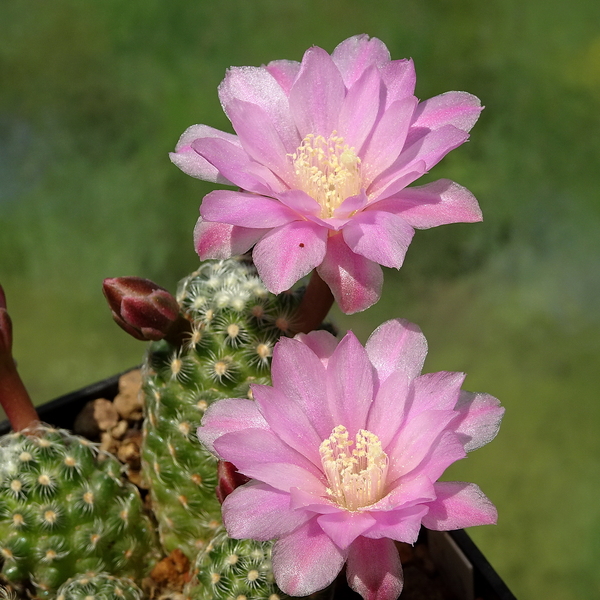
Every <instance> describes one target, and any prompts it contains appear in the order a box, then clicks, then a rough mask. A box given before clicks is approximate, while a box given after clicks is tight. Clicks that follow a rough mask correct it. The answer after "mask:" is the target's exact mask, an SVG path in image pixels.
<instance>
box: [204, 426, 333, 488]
mask: <svg viewBox="0 0 600 600" xmlns="http://www.w3.org/2000/svg"><path fill="white" fill-rule="evenodd" d="M213 447H214V449H215V450H216V452H217V454H218V456H220V457H221V458H223V459H224V460H228V461H229V462H231V463H233V464H234V465H235V466H236V468H237V470H238V471H239V472H240V473H242V474H243V475H246V477H250V478H252V479H258V480H259V481H262V482H264V483H267V484H269V485H270V486H272V487H274V488H275V489H278V490H283V491H289V489H290V488H291V487H300V488H304V489H307V490H309V491H310V490H312V491H314V492H316V493H319V492H321V493H322V491H323V489H324V486H323V483H322V482H321V479H322V477H323V473H322V472H321V470H320V469H317V468H316V467H315V466H314V464H313V463H312V462H311V461H310V460H308V459H307V458H306V457H305V456H303V455H302V454H300V453H299V452H297V451H296V450H293V449H292V448H290V447H289V446H288V445H287V444H285V443H284V442H282V441H281V439H280V438H279V437H278V436H277V435H276V434H275V433H273V432H272V431H271V430H268V431H267V430H265V429H244V430H240V431H234V432H232V433H225V434H224V435H222V436H220V437H219V438H217V439H216V440H215V441H214V442H213Z"/></svg>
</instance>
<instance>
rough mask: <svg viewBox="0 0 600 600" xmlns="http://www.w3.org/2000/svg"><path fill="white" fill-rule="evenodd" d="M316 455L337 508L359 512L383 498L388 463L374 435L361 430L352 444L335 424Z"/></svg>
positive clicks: (342, 430)
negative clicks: (319, 458) (319, 455)
mask: <svg viewBox="0 0 600 600" xmlns="http://www.w3.org/2000/svg"><path fill="white" fill-rule="evenodd" d="M352 446H354V448H352ZM319 453H320V454H321V464H322V465H323V469H324V471H325V475H326V476H327V481H328V483H329V488H328V489H327V493H328V494H329V495H330V496H331V498H332V499H333V500H334V501H335V502H337V503H338V504H339V505H340V506H343V507H344V508H346V509H348V510H359V509H360V508H363V507H365V506H370V505H371V504H374V503H375V502H377V501H378V500H380V499H381V498H383V496H384V495H385V493H386V491H385V484H386V479H387V470H388V462H389V461H388V456H387V454H386V453H385V452H384V451H383V450H382V449H381V442H380V441H379V438H378V437H377V436H376V435H375V434H374V433H371V432H370V431H367V430H366V429H360V430H359V431H358V433H357V434H356V440H355V441H352V440H350V439H349V435H348V430H347V429H346V428H345V427H344V426H343V425H338V426H337V427H335V428H334V429H333V431H332V432H331V435H330V436H329V437H328V438H327V439H326V440H324V441H323V442H322V443H321V445H320V446H319Z"/></svg>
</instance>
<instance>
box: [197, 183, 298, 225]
mask: <svg viewBox="0 0 600 600" xmlns="http://www.w3.org/2000/svg"><path fill="white" fill-rule="evenodd" d="M200 214H201V216H202V218H203V219H204V220H205V221H216V222H218V223H229V224H230V225H238V226H239V227H246V228H257V229H266V228H271V227H278V226H280V225H285V224H286V223H290V222H291V221H294V220H295V219H297V218H298V215H297V214H296V213H294V211H292V210H291V209H290V208H288V207H287V206H285V205H284V204H282V203H281V202H279V201H278V200H274V199H273V198H267V197H265V196H257V195H256V194H248V193H246V192H234V191H233V190H215V191H214V192H210V193H209V194H207V195H206V196H204V200H203V201H202V206H201V207H200Z"/></svg>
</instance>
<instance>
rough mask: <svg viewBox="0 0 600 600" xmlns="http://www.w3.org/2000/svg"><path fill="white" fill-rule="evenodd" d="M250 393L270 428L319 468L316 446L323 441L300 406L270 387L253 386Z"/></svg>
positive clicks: (319, 458) (319, 462)
mask: <svg viewBox="0 0 600 600" xmlns="http://www.w3.org/2000/svg"><path fill="white" fill-rule="evenodd" d="M252 394H253V396H254V400H255V401H256V403H257V404H258V406H259V408H260V412H261V413H262V415H263V416H264V418H265V419H266V421H267V423H269V425H270V426H271V429H272V430H273V431H275V432H276V433H277V435H278V436H279V437H280V438H281V439H282V440H283V441H284V442H285V443H286V444H287V445H288V446H290V447H291V448H293V449H294V450H297V451H298V452H299V453H300V454H302V455H304V456H306V457H307V458H308V459H310V460H311V461H312V462H313V463H314V464H315V465H316V466H317V467H318V468H319V469H320V468H321V455H320V454H319V445H320V444H321V442H322V441H323V438H322V437H321V436H320V435H319V434H318V433H317V431H316V430H315V428H314V427H313V425H312V423H311V422H310V419H309V418H308V415H307V414H306V413H305V412H304V411H303V410H302V407H301V406H300V405H299V404H298V403H297V402H295V401H294V400H293V399H290V398H288V397H287V396H286V395H285V394H282V393H281V392H280V391H279V390H277V389H275V388H272V387H270V386H266V385H256V384H254V385H253V386H252Z"/></svg>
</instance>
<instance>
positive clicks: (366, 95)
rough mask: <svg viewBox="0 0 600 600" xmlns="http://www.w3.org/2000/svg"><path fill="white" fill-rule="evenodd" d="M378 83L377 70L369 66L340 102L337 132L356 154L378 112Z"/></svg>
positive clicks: (379, 81) (379, 80)
mask: <svg viewBox="0 0 600 600" xmlns="http://www.w3.org/2000/svg"><path fill="white" fill-rule="evenodd" d="M380 85H381V77H380V75H379V71H378V70H377V68H376V67H375V66H371V67H369V68H368V69H366V70H365V72H364V73H363V74H362V75H361V77H360V79H358V81H356V83H355V84H354V85H353V86H352V87H351V88H350V89H349V90H348V93H347V94H346V97H345V98H344V101H343V103H342V107H341V110H340V120H339V133H340V134H341V135H342V137H343V138H344V142H345V143H346V144H347V145H348V146H350V147H351V148H354V150H355V152H356V153H357V154H359V153H360V151H361V148H362V147H363V144H364V143H365V140H366V139H367V136H368V135H369V134H370V133H371V130H372V128H373V125H374V124H375V119H376V117H377V114H378V113H379V97H380V94H379V88H380ZM407 129H408V126H407Z"/></svg>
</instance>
